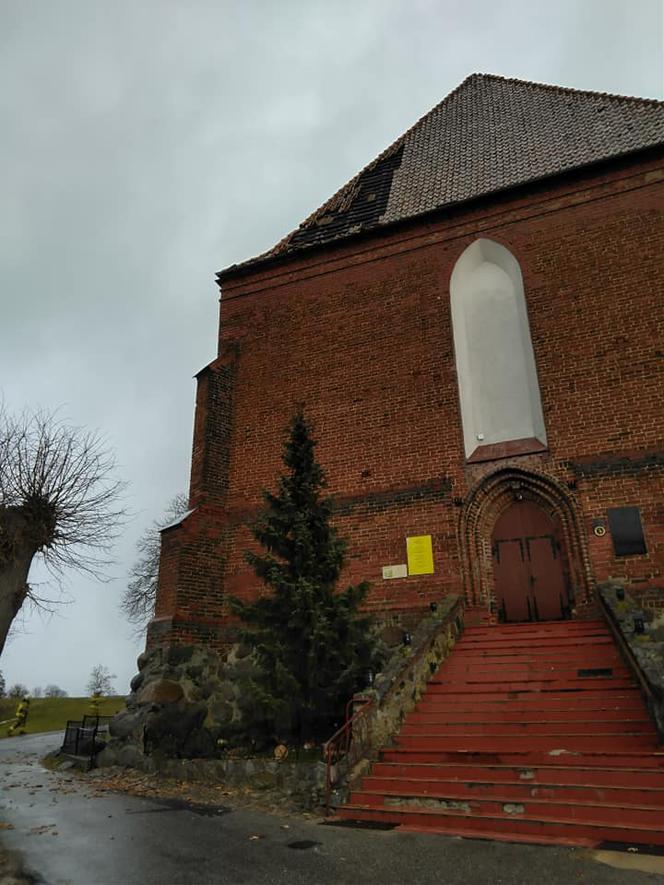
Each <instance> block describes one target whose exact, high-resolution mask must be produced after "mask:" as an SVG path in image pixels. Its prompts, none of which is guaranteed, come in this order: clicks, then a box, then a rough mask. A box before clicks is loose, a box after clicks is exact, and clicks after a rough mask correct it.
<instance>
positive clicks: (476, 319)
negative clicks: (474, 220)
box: [450, 239, 546, 458]
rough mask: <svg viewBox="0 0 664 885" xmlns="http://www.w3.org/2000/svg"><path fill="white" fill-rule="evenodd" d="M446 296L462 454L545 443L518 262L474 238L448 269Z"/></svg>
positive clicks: (502, 249) (534, 447)
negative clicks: (449, 315) (458, 407)
mask: <svg viewBox="0 0 664 885" xmlns="http://www.w3.org/2000/svg"><path fill="white" fill-rule="evenodd" d="M450 296H451V302H452V325H453V328H454V347H455V353H456V365H457V376H458V380H459V398H460V401H461V418H462V421H463V436H464V445H465V450H466V457H467V458H470V457H471V456H472V455H473V454H475V455H476V456H477V454H478V452H481V450H482V449H484V451H486V452H490V451H491V449H489V448H488V447H495V446H497V444H499V443H508V442H513V443H519V444H520V445H515V446H513V447H512V450H511V451H512V452H513V453H515V454H516V453H517V452H519V451H533V450H537V448H540V449H541V448H544V447H545V446H546V431H545V429H544V416H543V414H542V403H541V400H540V392H539V384H538V383H537V370H536V368H535V357H534V354H533V346H532V343H531V340H530V328H529V326H528V313H527V311H526V300H525V298H524V294H523V279H522V277H521V269H520V268H519V263H518V261H517V260H516V258H515V257H514V256H513V255H512V253H511V252H509V251H508V250H507V249H506V248H505V247H504V246H501V245H500V244H499V243H495V242H494V241H493V240H486V239H480V240H476V241H475V242H474V243H472V245H470V246H469V247H468V248H467V249H466V251H465V252H464V253H463V254H462V255H461V257H460V258H459V260H458V261H457V263H456V265H455V266H454V270H453V272H452V277H451V279H450ZM500 448H501V449H502V448H503V447H500ZM493 451H498V449H497V448H496V449H494V450H493ZM508 451H509V448H508V447H506V448H505V454H506V453H508Z"/></svg>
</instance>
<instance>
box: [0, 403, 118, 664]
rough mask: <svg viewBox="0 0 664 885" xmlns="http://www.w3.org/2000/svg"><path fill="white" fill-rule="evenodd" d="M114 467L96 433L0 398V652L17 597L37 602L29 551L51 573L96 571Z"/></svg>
mask: <svg viewBox="0 0 664 885" xmlns="http://www.w3.org/2000/svg"><path fill="white" fill-rule="evenodd" d="M114 472H115V460H114V458H113V456H112V455H111V454H110V453H109V451H108V449H107V447H106V445H105V443H104V441H103V439H101V437H99V436H98V435H97V434H96V433H94V432H89V431H86V430H83V429H81V428H77V427H71V426H68V425H67V424H66V423H64V422H63V421H61V420H60V419H59V418H58V416H57V414H56V413H54V412H36V413H32V414H30V413H27V412H26V413H24V414H22V415H20V416H19V417H13V416H11V415H9V414H8V413H7V412H6V411H5V410H4V408H2V405H1V404H0V653H1V652H2V649H3V648H4V645H5V640H6V639H7V634H8V632H9V629H10V627H11V624H12V621H13V620H14V618H15V617H16V615H17V614H18V612H19V611H20V609H21V606H22V605H23V604H24V602H25V601H26V600H27V599H32V600H33V601H34V602H37V603H39V602H40V600H39V599H37V598H36V597H35V596H34V594H32V593H31V590H30V586H29V584H28V573H29V571H30V566H31V564H32V562H33V560H34V558H35V556H36V555H38V554H39V555H40V556H41V557H42V558H43V560H44V562H45V563H46V565H47V567H48V568H49V569H50V571H51V573H52V574H53V575H55V576H56V577H61V576H62V574H63V573H64V572H65V570H67V569H69V568H73V569H77V570H79V571H83V572H86V573H88V574H90V575H92V576H94V577H96V578H98V579H101V578H103V569H104V567H105V566H107V565H108V564H109V560H108V552H109V550H110V547H111V544H112V542H113V540H114V539H115V537H116V536H117V532H118V529H119V527H120V526H121V525H122V522H123V520H124V516H125V512H124V511H123V509H122V508H121V507H119V506H118V505H119V499H120V495H121V492H122V489H123V483H121V482H119V481H118V480H117V479H114Z"/></svg>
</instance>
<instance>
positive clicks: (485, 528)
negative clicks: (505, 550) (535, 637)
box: [459, 466, 594, 612]
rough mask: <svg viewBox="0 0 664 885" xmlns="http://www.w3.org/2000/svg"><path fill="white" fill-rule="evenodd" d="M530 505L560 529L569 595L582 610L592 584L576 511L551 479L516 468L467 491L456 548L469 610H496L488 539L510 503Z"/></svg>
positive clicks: (505, 469) (491, 476)
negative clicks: (462, 569) (529, 502)
mask: <svg viewBox="0 0 664 885" xmlns="http://www.w3.org/2000/svg"><path fill="white" fill-rule="evenodd" d="M518 500H525V501H533V502H534V503H536V504H538V505H539V506H540V507H542V508H543V509H544V510H545V511H546V512H547V513H548V514H549V515H550V516H552V517H553V518H554V519H555V520H557V521H558V522H559V524H560V527H561V530H562V536H563V542H564V544H565V552H566V555H567V561H568V565H569V580H570V585H571V586H570V591H571V596H572V598H573V599H574V600H575V604H576V605H577V606H578V605H582V606H583V605H586V604H588V603H589V602H590V600H591V598H592V596H593V587H594V580H593V577H592V570H591V566H590V557H589V555H588V549H587V545H586V538H585V533H584V531H583V522H582V517H581V513H580V510H579V507H578V505H577V503H576V501H575V500H574V498H573V497H572V496H571V495H570V494H569V492H568V491H567V489H566V488H564V487H563V485H562V484H561V483H560V482H558V481H557V480H556V479H554V478H553V477H551V476H548V475H546V474H545V473H541V472H539V471H535V470H525V469H523V468H521V467H513V466H512V467H509V466H508V467H501V468H499V469H498V470H495V471H492V472H491V473H489V474H487V475H486V476H484V477H482V479H481V480H479V481H478V482H477V483H476V485H475V486H473V488H472V489H471V490H470V492H469V494H468V495H467V497H466V501H465V504H464V507H463V510H462V511H461V519H460V523H459V548H460V550H461V554H462V562H463V566H464V576H465V595H466V601H467V602H468V604H469V605H476V606H482V607H486V608H487V609H488V610H489V611H491V612H495V611H496V597H495V593H494V582H493V564H492V560H491V534H492V532H493V528H494V526H495V524H496V520H497V519H498V517H499V516H500V515H501V514H502V513H503V512H504V511H505V510H507V508H508V507H509V506H510V504H513V503H514V501H518Z"/></svg>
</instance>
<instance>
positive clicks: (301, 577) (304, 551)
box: [232, 408, 376, 741]
mask: <svg viewBox="0 0 664 885" xmlns="http://www.w3.org/2000/svg"><path fill="white" fill-rule="evenodd" d="M315 446H316V442H315V440H314V439H313V438H312V433H311V427H310V425H309V424H308V422H307V421H306V419H305V417H304V413H303V411H302V408H299V409H298V411H297V412H296V414H295V415H294V417H293V418H292V420H291V422H290V426H289V432H288V438H287V441H286V444H285V446H284V453H283V460H284V464H285V466H286V468H287V471H286V472H285V474H284V475H282V476H281V477H280V478H279V480H278V490H277V492H276V494H273V493H272V492H269V491H265V492H263V498H264V501H265V508H264V510H263V511H262V512H261V514H260V515H259V517H258V518H257V520H256V521H255V523H254V525H253V526H252V532H253V535H254V537H255V538H256V540H257V541H258V542H259V544H260V545H261V546H262V547H263V549H264V552H263V553H261V554H256V553H247V554H246V558H247V561H248V562H249V563H250V565H251V566H252V567H253V569H254V571H255V572H256V575H257V576H258V577H259V578H261V580H262V581H263V582H264V584H265V585H266V586H267V588H268V592H267V593H266V594H265V595H262V596H261V597H260V598H258V599H257V600H256V601H255V602H251V603H245V602H242V601H240V600H238V599H233V600H232V608H233V610H234V612H235V613H236V614H237V615H239V617H240V619H241V620H242V621H243V622H244V624H245V625H246V627H245V629H244V630H243V631H242V638H243V640H244V641H245V642H248V643H249V644H250V645H251V646H252V647H253V649H254V651H255V657H256V661H257V664H258V676H257V677H255V678H253V679H252V680H251V682H250V684H249V686H248V689H249V693H250V695H251V698H250V700H251V707H252V713H253V715H252V718H253V720H254V726H255V729H254V736H255V735H256V734H260V733H262V735H263V736H264V737H270V738H280V739H282V740H283V739H290V740H293V739H294V740H300V741H305V740H311V739H314V740H318V739H322V738H325V737H329V735H330V734H331V731H332V728H333V726H334V725H335V723H337V722H339V721H340V720H342V718H343V714H344V707H345V704H346V702H347V701H348V699H349V698H350V697H351V696H352V694H353V692H354V691H356V690H357V688H358V687H359V686H360V684H361V682H362V677H363V675H364V674H365V673H366V670H367V669H368V668H370V667H371V666H373V665H374V663H375V657H376V644H375V640H374V639H373V637H372V635H371V632H370V627H371V619H370V618H369V617H367V616H366V615H361V614H360V613H359V606H360V604H361V603H362V601H363V599H364V598H365V596H366V593H367V590H368V584H367V583H366V582H363V583H361V584H359V585H357V586H350V587H347V588H346V589H345V590H343V591H337V589H336V585H337V582H338V580H339V575H340V573H341V570H342V568H343V565H344V560H345V553H346V543H345V541H344V540H343V539H342V538H340V537H339V535H338V533H337V531H336V529H335V528H334V527H333V526H332V525H331V524H330V517H331V515H332V501H331V499H330V498H329V497H326V496H324V494H323V490H324V488H325V485H326V483H325V476H324V473H323V470H322V468H321V466H320V465H319V464H318V463H317V461H316V459H315V454H314V449H315Z"/></svg>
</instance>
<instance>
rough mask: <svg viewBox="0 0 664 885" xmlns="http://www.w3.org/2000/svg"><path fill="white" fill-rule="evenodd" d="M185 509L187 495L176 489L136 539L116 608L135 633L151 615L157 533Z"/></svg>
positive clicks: (158, 547) (156, 570)
mask: <svg viewBox="0 0 664 885" xmlns="http://www.w3.org/2000/svg"><path fill="white" fill-rule="evenodd" d="M186 512H187V498H186V496H185V495H183V494H181V493H180V494H178V495H176V496H175V497H174V498H173V499H172V500H171V501H170V502H169V504H168V506H167V507H166V510H165V511H164V515H163V517H162V518H161V519H160V520H155V522H153V523H152V525H151V526H150V527H149V528H148V529H146V530H145V532H144V533H143V534H142V535H141V537H140V538H139V540H138V542H137V543H136V553H137V559H136V562H135V563H134V565H133V566H132V568H131V571H130V572H129V578H130V580H129V583H128V584H127V589H126V590H125V592H124V594H123V596H122V602H121V603H120V609H121V611H122V612H123V614H124V615H125V617H126V618H127V620H128V621H129V623H130V624H133V625H134V626H135V627H136V633H137V634H139V635H140V634H141V633H143V631H144V630H145V627H146V626H147V623H148V621H149V620H150V619H151V618H152V617H153V615H154V606H155V602H156V599H157V580H158V577H159V555H160V553H161V536H160V534H159V533H160V531H161V529H163V528H164V526H167V525H169V524H170V523H171V522H173V521H174V520H176V519H179V518H180V517H181V516H183V515H184V514H185V513H186Z"/></svg>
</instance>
